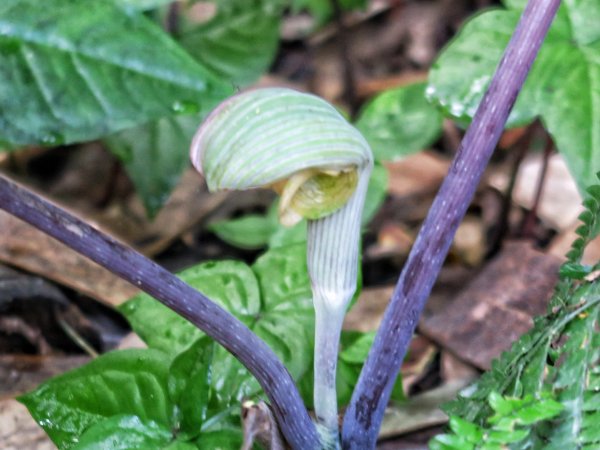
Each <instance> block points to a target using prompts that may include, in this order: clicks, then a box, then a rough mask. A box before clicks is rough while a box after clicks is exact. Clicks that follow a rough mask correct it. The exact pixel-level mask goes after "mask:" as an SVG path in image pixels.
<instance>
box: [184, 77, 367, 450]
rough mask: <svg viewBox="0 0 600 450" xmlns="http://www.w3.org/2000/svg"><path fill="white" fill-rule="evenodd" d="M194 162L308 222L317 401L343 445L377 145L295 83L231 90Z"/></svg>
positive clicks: (335, 440) (228, 185)
mask: <svg viewBox="0 0 600 450" xmlns="http://www.w3.org/2000/svg"><path fill="white" fill-rule="evenodd" d="M191 159H192V163H193V164H194V166H195V167H196V168H197V169H198V170H199V171H200V172H201V173H203V174H204V176H205V178H206V182H207V184H208V186H209V189H211V190H218V189H248V188H253V187H260V186H262V187H272V188H273V189H275V190H276V191H277V192H278V193H280V194H281V201H280V211H279V216H280V221H281V222H282V223H283V224H284V225H293V224H294V223H296V222H298V221H299V220H301V219H302V218H306V219H308V237H307V266H308V272H309V276H310V280H311V286H312V291H313V303H314V307H315V317H316V321H315V322H316V325H315V327H316V328H315V357H314V361H315V363H314V364H315V365H314V405H315V413H316V416H317V424H318V427H319V432H320V434H321V438H322V440H321V445H322V448H324V449H335V448H339V426H338V411H337V395H336V367H337V358H338V348H339V341H340V333H341V329H342V322H343V320H344V315H345V313H346V309H347V307H348V304H349V303H350V300H351V298H352V296H353V295H354V292H355V290H356V283H357V274H358V261H359V258H358V253H359V243H360V225H361V216H362V210H363V205H364V202H365V197H366V192H367V186H368V182H369V176H370V174H371V170H372V166H373V157H372V154H371V150H370V148H369V146H368V144H367V143H366V141H365V140H364V138H363V137H362V136H361V135H360V133H359V132H358V131H357V130H356V129H355V128H354V127H352V126H351V125H350V124H349V123H348V122H347V121H346V120H345V119H344V118H343V117H342V116H341V115H340V114H339V113H338V112H337V111H336V110H335V108H333V107H332V106H331V105H329V104H328V103H326V102H325V101H324V100H321V99H320V98H318V97H315V96H313V95H308V94H301V93H299V92H296V91H292V90H290V89H281V88H271V89H256V90H252V91H247V92H244V93H241V94H238V95H237V96H234V97H231V98H230V99H228V100H227V101H225V102H224V103H222V104H221V105H220V106H219V107H217V109H216V110H215V111H213V112H212V113H211V114H210V115H209V116H208V118H207V119H206V120H205V122H204V123H203V124H202V125H201V126H200V128H199V129H198V131H197V133H196V135H195V137H194V140H193V142H192V147H191Z"/></svg>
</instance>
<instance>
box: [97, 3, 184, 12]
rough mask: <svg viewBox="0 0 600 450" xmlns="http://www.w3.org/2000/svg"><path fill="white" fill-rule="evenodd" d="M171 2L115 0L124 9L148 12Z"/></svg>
mask: <svg viewBox="0 0 600 450" xmlns="http://www.w3.org/2000/svg"><path fill="white" fill-rule="evenodd" d="M106 1H111V0H106ZM173 1H174V0H116V3H117V4H118V5H121V6H123V7H125V8H131V9H132V10H140V11H148V10H150V9H155V8H158V7H159V6H164V5H168V4H169V3H172V2H173Z"/></svg>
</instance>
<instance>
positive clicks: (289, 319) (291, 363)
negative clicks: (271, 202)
mask: <svg viewBox="0 0 600 450" xmlns="http://www.w3.org/2000/svg"><path fill="white" fill-rule="evenodd" d="M252 269H253V270H254V272H255V273H256V277H257V279H258V283H259V286H260V290H261V294H262V308H263V311H262V312H261V314H260V320H257V321H256V323H255V324H254V326H253V327H252V328H253V330H254V332H255V333H256V334H258V335H259V336H260V337H262V338H263V339H264V340H265V341H266V342H267V344H269V346H271V348H273V349H274V350H275V352H276V353H277V354H278V355H279V356H280V357H281V358H282V360H283V363H284V364H285V366H286V367H287V369H288V370H289V371H290V373H291V374H292V375H293V376H294V377H295V378H298V377H299V376H300V375H302V374H303V373H304V372H306V370H307V369H308V368H309V366H310V365H311V363H312V346H311V342H312V336H313V333H314V312H313V305H312V291H311V288H310V281H309V279H308V272H307V268H306V246H305V244H297V245H293V246H288V247H282V248H279V249H273V250H270V251H269V252H267V253H265V254H264V255H263V256H261V257H260V258H259V259H258V260H257V261H256V263H255V264H254V265H253V266H252Z"/></svg>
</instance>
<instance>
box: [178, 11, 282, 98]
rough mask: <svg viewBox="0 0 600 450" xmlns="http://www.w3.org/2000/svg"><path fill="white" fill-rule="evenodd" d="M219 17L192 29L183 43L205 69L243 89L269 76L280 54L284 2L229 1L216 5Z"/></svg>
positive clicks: (190, 28)
mask: <svg viewBox="0 0 600 450" xmlns="http://www.w3.org/2000/svg"><path fill="white" fill-rule="evenodd" d="M214 3H215V5H216V6H217V13H216V15H215V17H213V18H212V19H211V20H209V21H208V22H206V23H203V24H200V25H196V26H188V27H187V29H186V30H184V31H183V32H182V33H181V35H180V36H179V42H180V43H181V45H182V46H183V47H184V48H185V49H186V50H188V52H189V53H190V54H191V55H192V56H194V57H195V58H196V59H197V60H198V61H200V62H201V63H202V64H203V65H205V66H206V67H208V68H209V69H210V70H212V71H213V72H214V73H216V74H219V75H221V76H222V77H224V78H225V79H226V80H228V81H231V82H233V83H235V84H236V85H239V86H246V85H249V84H251V83H252V82H254V81H256V80H257V79H258V77H259V76H260V75H262V74H263V73H265V72H266V71H267V69H268V68H269V66H270V65H271V62H272V61H273V58H274V57H275V53H276V51H277V47H278V44H279V25H280V22H281V11H282V8H281V4H280V3H281V2H279V1H274V0H253V1H251V0H227V1H219V2H214Z"/></svg>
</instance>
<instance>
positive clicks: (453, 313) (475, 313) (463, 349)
mask: <svg viewBox="0 0 600 450" xmlns="http://www.w3.org/2000/svg"><path fill="white" fill-rule="evenodd" d="M560 263H561V261H560V260H559V259H558V258H555V257H553V256H550V255H546V254H544V253H541V252H539V251H537V250H534V249H532V248H531V246H530V245H529V244H528V243H521V242H511V243H508V244H506V245H505V247H504V249H503V250H502V252H501V253H500V254H499V255H498V256H497V257H496V258H495V259H494V260H492V261H491V262H490V263H488V264H487V266H486V267H485V268H484V269H483V270H482V271H481V273H480V274H479V275H478V276H477V277H476V278H475V279H474V280H473V281H472V282H471V283H470V284H469V285H468V286H467V288H466V289H465V290H464V291H462V292H461V293H460V294H459V295H458V296H456V298H455V299H454V300H452V301H450V302H449V303H448V304H447V306H446V308H445V309H443V310H441V311H439V312H437V313H436V314H434V315H430V316H425V317H423V318H422V319H421V322H420V324H419V331H420V332H421V333H422V334H424V335H425V336H427V337H429V338H431V339H432V340H434V341H435V342H437V343H438V344H440V345H441V346H443V347H444V348H447V349H448V350H450V351H452V352H453V353H454V354H455V355H457V356H458V357H459V358H461V359H462V360H464V361H467V362H469V363H471V364H473V365H475V366H476V367H479V368H481V369H484V370H487V369H489V368H490V363H491V361H492V359H494V358H495V357H497V356H498V355H500V353H501V352H502V351H504V350H507V349H508V348H509V347H510V345H511V344H512V342H514V341H515V340H517V339H518V338H519V337H520V336H521V335H522V334H523V333H525V332H526V331H527V330H529V328H531V326H532V325H533V321H532V317H533V316H536V315H540V314H543V313H544V312H545V311H546V307H547V302H548V299H549V298H550V296H551V295H552V292H553V289H554V285H555V284H556V281H557V279H558V268H559V266H560Z"/></svg>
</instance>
